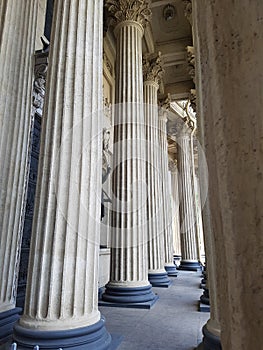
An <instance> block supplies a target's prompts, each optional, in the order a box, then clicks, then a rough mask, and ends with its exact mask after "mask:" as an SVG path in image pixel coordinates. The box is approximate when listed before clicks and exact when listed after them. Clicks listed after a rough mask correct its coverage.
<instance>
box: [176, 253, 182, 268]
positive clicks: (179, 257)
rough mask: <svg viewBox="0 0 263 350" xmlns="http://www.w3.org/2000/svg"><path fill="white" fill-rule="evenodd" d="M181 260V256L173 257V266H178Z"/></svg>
mask: <svg viewBox="0 0 263 350" xmlns="http://www.w3.org/2000/svg"><path fill="white" fill-rule="evenodd" d="M181 259H182V256H181V255H174V264H175V265H176V266H179V264H180V261H181Z"/></svg>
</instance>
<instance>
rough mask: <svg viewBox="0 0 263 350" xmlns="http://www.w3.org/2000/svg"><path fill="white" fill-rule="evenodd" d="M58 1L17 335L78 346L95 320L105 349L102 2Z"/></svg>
mask: <svg viewBox="0 0 263 350" xmlns="http://www.w3.org/2000/svg"><path fill="white" fill-rule="evenodd" d="M54 5H55V6H54V11H53V26H52V34H51V51H50V64H49V70H48V76H47V87H46V97H45V104H44V112H43V126H42V136H41V146H40V160H39V171H38V182H37V190H36V202H35V212H34V219H33V228H32V236H31V246H30V258H29V270H28V279H27V291H26V301H25V308H24V315H23V316H22V318H21V319H20V322H19V325H17V326H16V327H15V340H16V341H17V343H18V345H19V347H20V348H21V349H23V348H24V347H27V346H28V347H29V346H30V344H32V338H33V339H34V342H35V344H38V345H39V346H40V348H41V346H42V347H44V346H45V344H46V342H49V346H50V347H52V348H56V346H57V345H56V344H58V343H59V342H60V346H61V347H62V348H64V347H67V348H69V349H73V348H74V349H78V348H82V346H83V344H84V345H85V344H86V343H87V344H88V343H89V342H90V343H92V344H94V342H95V340H94V339H92V340H91V339H90V338H89V335H88V334H89V332H90V331H89V330H90V329H91V328H89V326H94V327H95V328H96V327H97V328H99V329H100V331H99V332H100V335H98V339H97V340H96V344H94V346H95V345H96V346H97V348H98V349H100V348H106V346H105V345H106V344H107V343H108V342H109V339H110V337H109V335H108V334H107V332H106V330H104V325H103V323H104V322H102V321H100V312H99V311H98V306H97V302H98V300H97V298H98V297H97V295H98V290H97V288H98V248H99V232H100V231H99V230H100V193H101V185H102V184H101V162H100V161H99V160H100V159H101V153H102V137H101V129H102V128H101V115H102V114H101V113H102V110H103V106H102V38H103V35H102V14H103V1H102V0H96V1H93V0H76V1H74V2H72V1H70V0H66V1H65V0H58V1H56V2H55V4H54ZM91 53H92V55H91ZM95 325H96V326H95ZM94 327H93V328H92V332H95V331H94ZM35 329H37V333H35V332H36V331H35ZM76 330H78V331H77V333H78V339H74V338H75V336H76ZM56 331H57V332H56ZM47 334H49V336H47ZM102 338H103V339H102ZM47 339H49V340H47ZM56 341H58V342H56ZM52 344H53V346H52ZM101 344H104V345H103V346H102V345H101Z"/></svg>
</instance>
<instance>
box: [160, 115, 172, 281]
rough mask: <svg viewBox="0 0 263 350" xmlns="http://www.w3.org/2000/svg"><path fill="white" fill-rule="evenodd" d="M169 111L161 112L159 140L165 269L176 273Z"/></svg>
mask: <svg viewBox="0 0 263 350" xmlns="http://www.w3.org/2000/svg"><path fill="white" fill-rule="evenodd" d="M167 113H168V112H167V111H166V110H165V109H161V110H160V113H159V123H158V125H159V140H160V169H161V172H162V174H161V176H162V190H161V191H162V194H161V195H162V199H163V222H162V230H163V232H164V260H165V269H166V271H167V272H168V275H169V274H172V273H174V269H175V265H174V262H173V232H172V203H171V179H170V177H169V168H168V146H167V126H166V124H167Z"/></svg>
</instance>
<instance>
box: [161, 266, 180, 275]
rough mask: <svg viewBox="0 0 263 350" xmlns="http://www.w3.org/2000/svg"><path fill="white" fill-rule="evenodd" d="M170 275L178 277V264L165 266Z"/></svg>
mask: <svg viewBox="0 0 263 350" xmlns="http://www.w3.org/2000/svg"><path fill="white" fill-rule="evenodd" d="M164 268H165V270H166V272H167V274H168V276H171V277H177V276H178V271H177V268H176V266H175V265H174V266H170V265H167V266H166V265H165V266H164Z"/></svg>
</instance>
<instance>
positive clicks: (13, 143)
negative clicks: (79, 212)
mask: <svg viewBox="0 0 263 350" xmlns="http://www.w3.org/2000/svg"><path fill="white" fill-rule="evenodd" d="M36 14H37V3H36V2H34V1H27V2H26V3H25V2H23V1H19V2H17V1H16V0H5V1H3V2H2V1H1V5H0V20H1V23H0V66H1V69H0V169H1V170H0V173H1V174H0V218H1V219H0V280H1V286H0V342H4V340H5V339H6V338H7V337H8V336H9V335H10V334H11V333H12V328H13V323H14V322H15V321H16V320H17V319H18V312H19V311H20V309H18V308H15V304H16V290H17V279H18V266H19V255H20V246H21V238H22V227H23V217H24V207H25V205H24V204H25V194H26V187H27V182H28V148H29V140H30V130H31V114H30V109H31V93H32V80H33V70H34V60H33V55H34V44H35V27H36Z"/></svg>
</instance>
